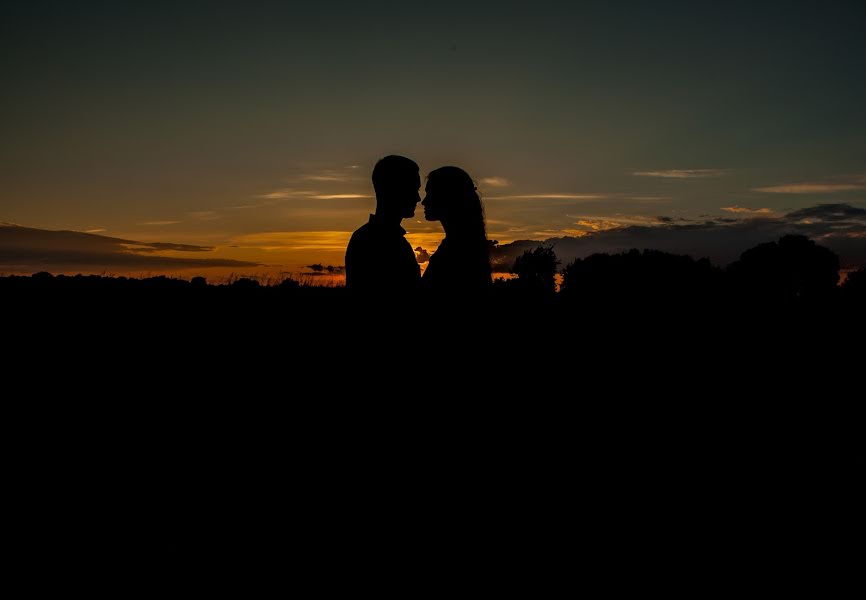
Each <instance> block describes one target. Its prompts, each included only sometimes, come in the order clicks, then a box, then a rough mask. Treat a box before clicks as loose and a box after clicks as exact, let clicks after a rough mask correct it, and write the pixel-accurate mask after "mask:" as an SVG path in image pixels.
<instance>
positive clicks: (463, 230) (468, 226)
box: [427, 167, 487, 240]
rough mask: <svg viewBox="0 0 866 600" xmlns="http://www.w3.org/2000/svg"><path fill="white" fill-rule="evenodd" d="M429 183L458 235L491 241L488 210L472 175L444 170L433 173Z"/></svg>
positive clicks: (453, 170) (443, 212)
mask: <svg viewBox="0 0 866 600" xmlns="http://www.w3.org/2000/svg"><path fill="white" fill-rule="evenodd" d="M427 181H428V183H430V184H433V185H435V186H436V189H437V191H438V192H439V194H440V195H441V200H440V202H441V206H440V210H441V213H442V215H443V217H444V218H447V219H448V220H449V221H451V222H452V223H453V224H454V226H455V227H454V229H455V231H456V232H457V233H459V234H461V235H467V236H478V237H479V238H484V239H485V240H486V239H487V228H486V227H485V226H484V206H483V205H482V204H481V197H480V196H479V195H478V190H477V188H476V187H475V182H474V181H472V178H471V177H470V176H469V173H467V172H466V171H464V170H463V169H461V168H459V167H440V168H439V169H436V170H435V171H430V174H429V175H428V176H427Z"/></svg>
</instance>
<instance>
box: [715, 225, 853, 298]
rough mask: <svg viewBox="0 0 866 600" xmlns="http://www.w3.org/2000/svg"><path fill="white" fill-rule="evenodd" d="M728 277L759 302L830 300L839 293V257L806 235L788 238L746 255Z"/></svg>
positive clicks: (737, 288)
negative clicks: (831, 296) (829, 298)
mask: <svg viewBox="0 0 866 600" xmlns="http://www.w3.org/2000/svg"><path fill="white" fill-rule="evenodd" d="M728 275H729V276H730V277H731V279H732V283H733V285H734V287H735V289H736V290H737V291H738V292H739V293H740V294H741V295H742V294H747V295H750V296H752V297H753V298H754V299H755V300H758V299H761V300H765V301H766V300H783V301H792V300H796V299H803V300H818V299H826V298H828V297H829V296H830V295H832V294H834V293H836V291H837V289H836V284H837V283H838V282H839V257H838V256H836V254H835V253H834V252H833V251H832V250H830V249H829V248H825V247H823V246H819V245H818V244H816V243H815V242H813V241H812V240H810V239H809V238H807V237H806V236H802V235H786V236H784V237H782V238H781V239H779V241H778V242H768V243H766V244H759V245H758V246H755V247H754V248H750V249H749V250H746V251H745V252H743V254H742V255H741V256H740V259H739V260H738V261H736V262H734V263H732V264H731V265H730V266H729V267H728Z"/></svg>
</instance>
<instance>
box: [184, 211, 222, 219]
mask: <svg viewBox="0 0 866 600" xmlns="http://www.w3.org/2000/svg"><path fill="white" fill-rule="evenodd" d="M188 214H189V216H190V217H192V218H193V219H197V220H199V221H216V220H217V219H221V218H222V215H220V214H218V213H217V212H216V211H213V210H194V211H192V212H190V213H188Z"/></svg>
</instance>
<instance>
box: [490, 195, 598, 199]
mask: <svg viewBox="0 0 866 600" xmlns="http://www.w3.org/2000/svg"><path fill="white" fill-rule="evenodd" d="M605 198H607V196H605V195H604V194H526V195H520V196H488V197H487V198H485V200H603V199H605Z"/></svg>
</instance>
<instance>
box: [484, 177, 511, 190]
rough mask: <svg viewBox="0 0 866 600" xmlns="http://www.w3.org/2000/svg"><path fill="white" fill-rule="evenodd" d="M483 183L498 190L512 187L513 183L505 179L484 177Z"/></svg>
mask: <svg viewBox="0 0 866 600" xmlns="http://www.w3.org/2000/svg"><path fill="white" fill-rule="evenodd" d="M481 183H483V184H484V185H489V186H490V187H498V188H504V187H508V186H510V185H511V182H510V181H508V180H507V179H505V177H483V178H482V179H481Z"/></svg>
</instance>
